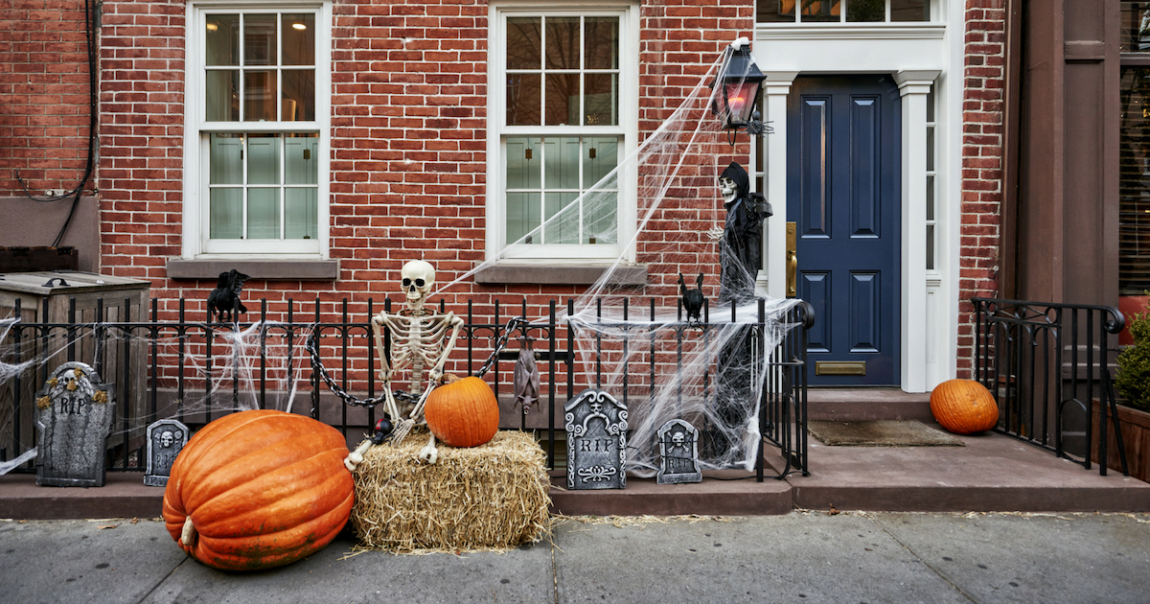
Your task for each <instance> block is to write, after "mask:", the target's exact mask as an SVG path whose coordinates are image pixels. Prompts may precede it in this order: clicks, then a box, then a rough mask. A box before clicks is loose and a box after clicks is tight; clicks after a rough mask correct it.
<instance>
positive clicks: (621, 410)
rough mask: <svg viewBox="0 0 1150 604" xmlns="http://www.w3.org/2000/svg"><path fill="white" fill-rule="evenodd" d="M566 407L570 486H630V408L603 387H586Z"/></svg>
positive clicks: (577, 487)
mask: <svg viewBox="0 0 1150 604" xmlns="http://www.w3.org/2000/svg"><path fill="white" fill-rule="evenodd" d="M564 410H565V412H566V413H565V418H566V422H567V423H566V427H567V488H568V489H571V490H576V491H581V490H585V489H622V488H625V487H626V486H627V475H626V474H624V472H623V467H624V465H625V464H626V462H627V407H625V406H624V405H623V404H622V403H620V402H619V401H617V400H615V397H613V396H611V395H610V394H607V393H606V392H604V391H603V390H594V389H591V390H584V391H583V392H581V393H580V394H579V396H576V397H575V398H573V399H571V400H570V401H569V402H568V403H567V405H566V407H565V408H564Z"/></svg>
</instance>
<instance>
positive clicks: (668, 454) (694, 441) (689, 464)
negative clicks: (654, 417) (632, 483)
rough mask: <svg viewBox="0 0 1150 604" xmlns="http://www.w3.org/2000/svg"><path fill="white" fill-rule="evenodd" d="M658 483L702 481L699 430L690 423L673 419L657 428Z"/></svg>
mask: <svg viewBox="0 0 1150 604" xmlns="http://www.w3.org/2000/svg"><path fill="white" fill-rule="evenodd" d="M658 435H659V436H658V438H659V456H660V458H661V461H660V463H659V474H658V476H657V477H656V482H657V483H658V484H683V483H686V482H702V481H703V472H702V470H700V469H699V431H698V430H697V429H696V428H695V427H694V426H692V425H691V424H689V423H687V422H685V421H683V420H681V419H673V420H670V421H668V422H667V423H665V424H663V427H662V428H659V432H658Z"/></svg>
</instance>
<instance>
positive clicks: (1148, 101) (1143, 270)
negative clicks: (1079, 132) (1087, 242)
mask: <svg viewBox="0 0 1150 604" xmlns="http://www.w3.org/2000/svg"><path fill="white" fill-rule="evenodd" d="M1119 99H1120V102H1121V103H1122V109H1121V120H1122V125H1121V128H1122V129H1121V131H1120V134H1119V138H1118V142H1119V147H1118V175H1119V176H1118V289H1119V291H1120V292H1121V293H1123V294H1135V295H1141V294H1142V293H1143V291H1145V290H1147V289H1150V117H1147V116H1150V68H1147V67H1123V68H1122V88H1121V91H1120V94H1119Z"/></svg>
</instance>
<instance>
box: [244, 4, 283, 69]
mask: <svg viewBox="0 0 1150 604" xmlns="http://www.w3.org/2000/svg"><path fill="white" fill-rule="evenodd" d="M277 48H278V44H277V41H276V16H275V15H244V65H275V64H276V63H277V62H278V61H279V56H278V54H277V53H276V49H277Z"/></svg>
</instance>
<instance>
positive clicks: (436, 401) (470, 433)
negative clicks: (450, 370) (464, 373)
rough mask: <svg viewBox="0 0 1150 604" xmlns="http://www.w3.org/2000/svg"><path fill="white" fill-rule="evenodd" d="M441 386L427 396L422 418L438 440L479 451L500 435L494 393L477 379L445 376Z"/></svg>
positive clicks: (497, 408)
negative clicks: (482, 446)
mask: <svg viewBox="0 0 1150 604" xmlns="http://www.w3.org/2000/svg"><path fill="white" fill-rule="evenodd" d="M444 378H445V381H444V384H443V385H442V386H439V387H438V388H436V389H435V390H432V391H431V394H429V395H427V406H426V407H424V409H423V416H424V417H425V418H426V419H427V427H428V428H430V429H431V433H432V434H434V435H435V437H436V438H438V439H439V440H441V441H443V442H444V443H446V444H447V445H449V446H452V447H460V448H464V447H478V446H479V445H482V444H486V443H487V442H489V441H490V440H491V439H492V438H495V433H496V432H498V431H499V403H498V402H497V401H496V400H495V393H494V392H492V391H491V387H490V386H488V385H487V382H484V381H483V380H482V379H480V378H477V377H475V376H471V377H465V378H463V379H460V378H457V377H455V376H453V375H446V376H444Z"/></svg>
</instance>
